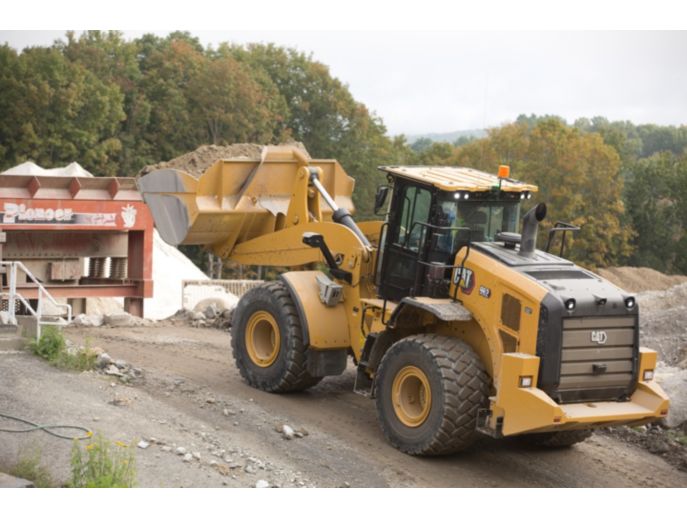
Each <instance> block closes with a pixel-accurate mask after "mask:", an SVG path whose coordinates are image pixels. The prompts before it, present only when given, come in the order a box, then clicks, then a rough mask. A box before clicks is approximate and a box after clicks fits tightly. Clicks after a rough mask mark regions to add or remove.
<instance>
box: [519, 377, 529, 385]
mask: <svg viewBox="0 0 687 519" xmlns="http://www.w3.org/2000/svg"><path fill="white" fill-rule="evenodd" d="M518 385H519V386H520V387H532V377H529V376H526V377H520V382H519V384H518Z"/></svg>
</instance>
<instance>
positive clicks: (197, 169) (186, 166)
mask: <svg viewBox="0 0 687 519" xmlns="http://www.w3.org/2000/svg"><path fill="white" fill-rule="evenodd" d="M284 145H285V146H294V147H296V148H299V149H300V150H302V151H304V152H305V154H306V155H307V156H309V155H308V151H307V150H306V149H305V146H303V143H300V142H297V141H293V142H286V143H284ZM264 147H265V146H264V145H262V144H253V143H237V144H231V145H229V146H218V145H215V144H206V145H203V146H200V147H199V148H197V149H196V150H194V151H191V152H189V153H185V154H184V155H180V156H179V157H176V158H174V159H172V160H169V161H167V162H158V163H157V164H151V165H150V166H146V167H144V168H143V169H142V170H141V171H140V172H139V175H145V174H147V173H150V172H151V171H155V170H158V169H179V170H181V171H185V172H187V173H189V174H191V175H193V176H194V177H199V176H200V175H202V174H203V173H204V172H205V170H206V169H208V168H209V167H210V166H212V165H213V164H214V163H215V162H217V161H218V160H220V159H238V158H246V159H251V160H256V159H259V158H260V155H261V154H262V150H263V148H264Z"/></svg>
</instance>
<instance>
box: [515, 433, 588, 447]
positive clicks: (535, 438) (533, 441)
mask: <svg viewBox="0 0 687 519" xmlns="http://www.w3.org/2000/svg"><path fill="white" fill-rule="evenodd" d="M591 435H592V431H590V430H587V429H585V430H580V431H558V432H548V433H534V434H525V435H523V436H521V437H520V438H519V439H520V441H521V442H522V443H524V444H526V445H528V446H531V447H542V448H549V449H563V448H566V447H572V446H573V445H575V444H576V443H580V442H583V441H585V440H586V439H587V438H589V437H590V436H591Z"/></svg>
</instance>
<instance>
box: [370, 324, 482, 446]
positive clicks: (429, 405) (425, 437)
mask: <svg viewBox="0 0 687 519" xmlns="http://www.w3.org/2000/svg"><path fill="white" fill-rule="evenodd" d="M490 385H491V384H490V379H489V375H488V374H487V372H486V370H485V369H484V366H483V365H482V362H481V360H480V359H479V357H478V356H477V354H476V353H475V352H474V351H473V350H472V348H471V347H470V346H468V345H467V344H466V343H464V342H462V341H460V340H458V339H455V338H453V337H444V336H440V335H434V334H423V335H413V336H410V337H406V338H404V339H401V340H400V341H398V342H396V343H395V344H394V345H393V346H391V348H389V350H388V351H387V352H386V354H385V355H384V357H383V358H382V362H381V364H380V366H379V370H378V372H377V377H376V395H377V415H378V418H379V423H380V425H381V428H382V431H383V432H384V436H386V438H387V440H388V441H389V443H391V445H393V446H394V447H396V448H397V449H399V450H401V451H403V452H405V453H408V454H413V455H430V456H436V455H444V454H451V453H454V452H458V451H461V450H463V449H466V448H467V447H469V446H470V445H472V444H473V443H474V441H475V440H476V439H477V437H478V433H477V429H476V427H477V414H478V411H479V410H480V409H481V408H486V407H488V404H489V389H490Z"/></svg>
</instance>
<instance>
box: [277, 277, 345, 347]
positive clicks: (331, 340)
mask: <svg viewBox="0 0 687 519" xmlns="http://www.w3.org/2000/svg"><path fill="white" fill-rule="evenodd" d="M318 274H321V272H319V271H317V270H305V271H297V272H286V273H285V274H282V275H281V276H280V278H281V279H282V280H284V282H285V283H286V286H287V287H288V288H289V292H290V293H291V297H292V298H293V301H294V302H295V303H296V308H298V316H299V317H300V319H301V324H302V325H303V335H304V337H303V342H304V343H305V344H307V345H308V346H309V347H310V348H313V349H315V350H337V349H342V348H346V349H347V348H350V346H351V338H350V332H349V328H348V319H347V317H346V310H345V307H344V305H343V304H341V303H340V304H337V305H335V306H326V305H325V304H323V303H322V301H320V292H319V287H318V284H317V279H316V278H317V275H318Z"/></svg>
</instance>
